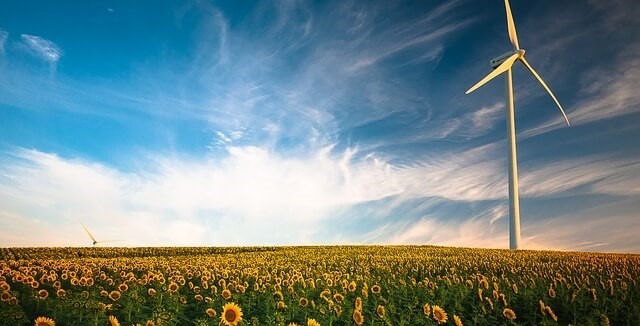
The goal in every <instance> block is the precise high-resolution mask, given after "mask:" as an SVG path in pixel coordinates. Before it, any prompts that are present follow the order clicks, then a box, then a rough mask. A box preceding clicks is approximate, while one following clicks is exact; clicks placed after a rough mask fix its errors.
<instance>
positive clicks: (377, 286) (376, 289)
mask: <svg viewBox="0 0 640 326" xmlns="http://www.w3.org/2000/svg"><path fill="white" fill-rule="evenodd" d="M371 292H372V293H376V294H378V293H380V285H378V284H375V285H374V286H372V287H371Z"/></svg>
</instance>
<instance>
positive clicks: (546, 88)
mask: <svg viewBox="0 0 640 326" xmlns="http://www.w3.org/2000/svg"><path fill="white" fill-rule="evenodd" d="M520 60H521V61H522V63H523V64H524V66H525V67H527V69H529V71H531V73H532V74H533V76H534V77H536V79H537V80H538V81H539V82H540V84H541V85H542V87H544V89H545V90H546V91H547V93H549V95H551V98H552V99H553V101H554V102H556V104H557V105H558V108H559V109H560V113H562V116H563V117H564V120H565V121H566V122H567V126H571V124H570V123H569V118H567V114H566V113H564V110H563V109H562V105H560V102H558V99H557V98H556V96H555V95H553V92H551V89H549V86H547V83H545V82H544V80H542V77H540V75H538V73H537V72H536V71H535V70H533V67H531V65H530V64H529V62H527V59H525V58H524V57H521V58H520Z"/></svg>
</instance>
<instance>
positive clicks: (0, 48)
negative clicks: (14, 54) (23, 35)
mask: <svg viewBox="0 0 640 326" xmlns="http://www.w3.org/2000/svg"><path fill="white" fill-rule="evenodd" d="M8 38H9V32H7V31H4V30H2V29H0V54H4V44H5V43H6V42H7V39H8Z"/></svg>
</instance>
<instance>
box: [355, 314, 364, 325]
mask: <svg viewBox="0 0 640 326" xmlns="http://www.w3.org/2000/svg"><path fill="white" fill-rule="evenodd" d="M353 321H354V322H355V323H356V325H358V326H360V325H362V324H364V316H363V315H362V312H361V311H360V310H355V311H354V312H353Z"/></svg>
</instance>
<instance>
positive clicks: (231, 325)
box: [220, 302, 242, 326]
mask: <svg viewBox="0 0 640 326" xmlns="http://www.w3.org/2000/svg"><path fill="white" fill-rule="evenodd" d="M220 319H221V320H222V322H223V323H224V324H225V325H227V326H235V325H237V324H238V322H240V321H241V320H242V309H240V307H238V306H237V305H236V304H235V303H233V302H230V303H227V304H225V305H224V306H223V307H222V315H221V316H220Z"/></svg>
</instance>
